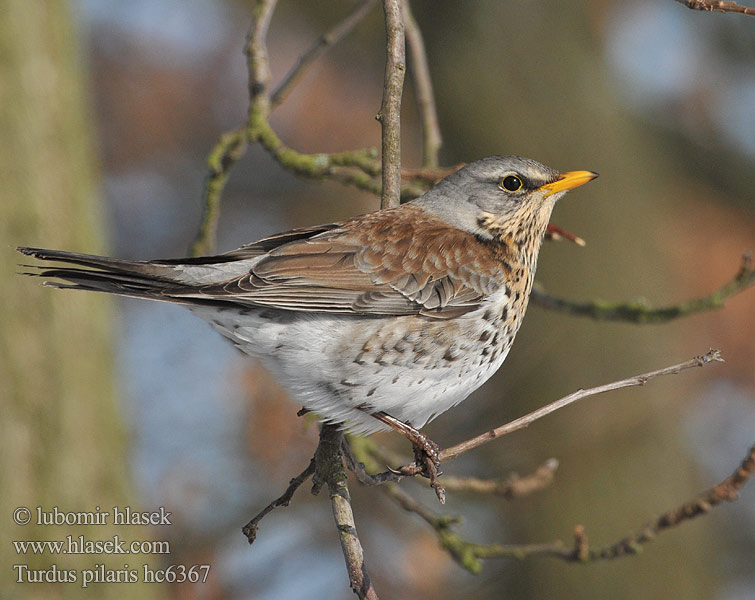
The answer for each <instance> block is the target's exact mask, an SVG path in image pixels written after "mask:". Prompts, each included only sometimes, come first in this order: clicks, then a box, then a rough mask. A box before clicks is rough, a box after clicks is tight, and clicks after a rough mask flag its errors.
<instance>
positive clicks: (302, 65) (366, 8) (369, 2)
mask: <svg viewBox="0 0 755 600" xmlns="http://www.w3.org/2000/svg"><path fill="white" fill-rule="evenodd" d="M376 1H377V0H362V1H361V2H360V3H359V4H358V5H357V6H356V8H354V10H352V11H351V12H350V13H349V14H348V15H346V17H345V18H344V19H343V20H342V21H341V22H340V23H338V24H337V25H336V26H335V27H333V28H332V29H330V30H328V31H327V32H325V33H323V34H322V35H321V36H320V37H319V38H318V39H317V41H316V42H315V43H314V44H312V45H311V46H310V47H309V49H308V50H307V51H306V52H305V53H304V54H302V55H301V56H300V57H299V59H298V60H297V61H296V64H295V65H294V66H293V67H292V68H291V70H290V71H289V72H288V73H287V74H286V76H285V77H284V78H283V80H282V81H281V82H280V83H279V84H278V86H277V87H276V88H275V91H274V92H273V94H272V96H271V98H270V102H271V104H272V106H273V107H275V106H278V105H279V104H281V103H282V102H284V101H285V100H286V98H288V95H289V94H290V93H291V90H292V89H293V88H294V86H295V85H296V84H297V83H298V82H299V80H300V79H301V77H302V76H303V75H304V74H305V73H306V71H307V69H308V68H309V67H310V65H311V64H312V63H313V62H314V61H316V60H317V59H318V58H320V56H322V55H323V54H324V53H325V52H327V51H328V50H329V49H330V48H332V47H333V46H334V45H335V44H337V43H338V42H339V41H341V39H343V38H344V37H345V36H346V35H348V34H349V33H351V31H352V30H353V29H354V27H356V26H357V25H358V24H359V23H360V22H361V21H362V19H364V17H365V16H367V13H368V12H370V9H371V8H372V6H373V5H374V4H375V2H376Z"/></svg>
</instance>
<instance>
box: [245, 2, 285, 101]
mask: <svg viewBox="0 0 755 600" xmlns="http://www.w3.org/2000/svg"><path fill="white" fill-rule="evenodd" d="M277 2H278V0H257V2H256V4H255V6H254V11H253V16H252V26H251V28H250V29H249V34H248V37H247V43H246V56H247V69H248V72H249V84H248V85H249V98H250V99H251V100H252V103H253V102H254V100H256V99H259V98H264V99H265V101H266V103H267V104H269V102H270V100H269V96H268V93H267V88H268V86H269V85H270V77H271V76H270V61H269V60H268V56H267V41H266V39H267V30H268V29H269V28H270V20H271V19H272V18H273V12H275V5H276V4H277Z"/></svg>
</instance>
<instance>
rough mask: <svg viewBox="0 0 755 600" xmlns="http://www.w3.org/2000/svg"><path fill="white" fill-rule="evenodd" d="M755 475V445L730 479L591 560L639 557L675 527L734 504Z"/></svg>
mask: <svg viewBox="0 0 755 600" xmlns="http://www.w3.org/2000/svg"><path fill="white" fill-rule="evenodd" d="M753 475H755V445H754V446H752V447H751V448H750V451H749V453H748V454H747V456H746V457H745V458H744V460H743V461H742V464H740V465H739V467H738V468H737V469H736V470H735V471H734V473H732V474H731V475H730V476H729V477H727V478H726V479H724V480H723V481H722V482H721V483H719V484H718V485H716V486H714V487H712V488H710V489H709V490H706V491H705V492H703V493H702V494H700V495H699V496H698V497H697V498H694V499H693V500H690V501H689V502H685V503H684V504H682V505H681V506H678V507H676V508H673V509H671V510H669V511H666V512H665V513H663V514H662V515H661V516H660V517H658V518H657V519H655V520H654V521H652V522H650V523H648V524H647V525H645V526H644V527H642V528H640V529H638V530H637V531H636V532H635V533H634V534H632V535H630V536H629V537H626V538H624V539H623V540H621V541H619V542H617V543H615V544H613V545H611V546H606V547H605V548H600V549H597V550H590V552H589V560H597V559H606V558H618V557H620V556H625V555H627V554H637V553H638V552H639V551H640V550H641V549H642V546H643V545H644V544H647V543H648V542H651V541H653V540H654V539H655V537H656V536H657V535H658V534H659V533H661V532H663V531H664V530H666V529H669V528H671V527H676V526H677V525H679V524H680V523H683V522H684V521H689V520H690V519H694V518H695V517H699V516H702V515H704V514H706V513H708V512H709V511H710V509H711V508H713V507H714V506H717V505H718V504H721V502H723V501H724V500H725V501H727V502H734V501H735V500H737V498H738V497H739V490H740V489H741V488H742V486H743V485H744V484H745V483H746V482H747V480H748V479H749V478H750V477H752V476H753Z"/></svg>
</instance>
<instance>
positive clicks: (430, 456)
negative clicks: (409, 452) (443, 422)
mask: <svg viewBox="0 0 755 600" xmlns="http://www.w3.org/2000/svg"><path fill="white" fill-rule="evenodd" d="M417 434H418V436H417V439H414V440H410V441H411V442H412V448H413V449H414V464H415V466H416V467H418V468H419V469H421V470H420V475H422V476H423V477H427V478H428V479H429V480H430V487H431V488H433V489H434V490H435V495H436V496H438V500H440V503H441V504H444V503H445V502H446V490H445V488H444V487H443V486H442V485H441V484H440V482H439V481H438V478H439V477H440V476H441V471H440V459H439V455H440V447H439V446H438V444H436V443H435V442H434V441H432V440H431V439H430V438H428V437H427V436H426V435H425V434H423V433H421V432H419V431H417Z"/></svg>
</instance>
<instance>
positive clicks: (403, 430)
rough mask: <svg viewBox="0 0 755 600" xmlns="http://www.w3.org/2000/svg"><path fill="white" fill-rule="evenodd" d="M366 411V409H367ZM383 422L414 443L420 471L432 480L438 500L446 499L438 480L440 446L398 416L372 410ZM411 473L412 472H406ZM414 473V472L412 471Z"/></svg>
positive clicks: (415, 457) (431, 483)
mask: <svg viewBox="0 0 755 600" xmlns="http://www.w3.org/2000/svg"><path fill="white" fill-rule="evenodd" d="M365 412H366V411H365ZM369 414H371V415H372V416H373V417H375V418H376V419H377V420H378V421H380V422H381V423H385V424H386V425H388V427H390V428H391V429H393V430H394V431H397V432H398V433H400V434H401V435H403V436H404V437H405V438H406V439H408V440H409V441H410V442H411V443H412V448H413V449H414V464H415V465H416V466H417V467H419V468H420V469H421V471H420V473H421V474H422V475H423V476H425V477H427V478H428V479H429V480H430V486H431V487H432V488H433V489H434V490H435V494H436V495H437V496H438V500H440V501H441V503H443V502H445V501H446V490H445V489H443V486H441V485H440V483H439V482H438V477H440V474H441V473H440V470H439V467H440V460H439V458H438V455H439V454H440V447H439V446H438V444H436V443H435V442H434V441H432V440H431V439H430V438H428V437H427V436H426V435H425V434H424V433H422V432H421V431H419V430H417V429H415V428H414V427H412V426H411V425H407V424H406V423H404V422H403V421H399V420H398V419H397V418H395V417H392V416H391V415H389V414H388V413H386V412H383V411H377V412H370V413H369ZM406 474H407V475H409V474H410V473H406ZM411 474H412V475H413V474H414V473H411Z"/></svg>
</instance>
